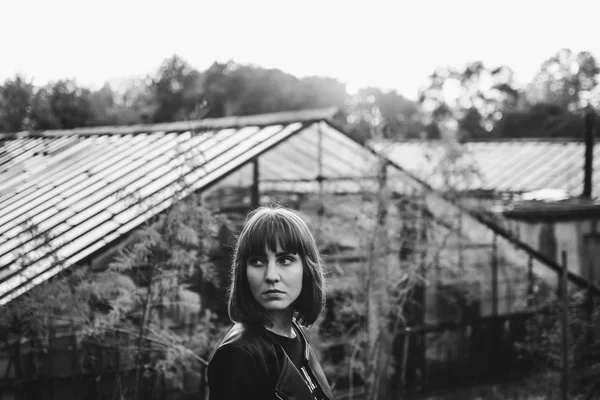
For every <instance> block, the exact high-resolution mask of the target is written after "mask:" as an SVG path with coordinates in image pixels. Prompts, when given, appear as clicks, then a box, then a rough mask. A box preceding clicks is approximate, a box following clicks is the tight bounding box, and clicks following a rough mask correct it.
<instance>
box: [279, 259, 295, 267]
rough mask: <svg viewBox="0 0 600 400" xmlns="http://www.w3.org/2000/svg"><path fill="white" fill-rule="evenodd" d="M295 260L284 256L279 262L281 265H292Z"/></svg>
mask: <svg viewBox="0 0 600 400" xmlns="http://www.w3.org/2000/svg"><path fill="white" fill-rule="evenodd" d="M293 262H294V259H293V258H292V257H283V258H281V259H280V260H279V264H281V265H290V264H292V263H293Z"/></svg>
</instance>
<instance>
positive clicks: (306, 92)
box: [0, 49, 600, 141]
mask: <svg viewBox="0 0 600 400" xmlns="http://www.w3.org/2000/svg"><path fill="white" fill-rule="evenodd" d="M599 76H600V67H599V64H598V62H597V61H596V59H595V58H594V56H593V55H592V54H591V53H589V52H585V51H583V52H579V53H575V52H572V51H571V50H569V49H563V50H560V51H559V52H557V53H556V54H555V55H553V56H552V57H550V58H548V59H547V60H546V61H544V62H543V63H542V64H541V66H540V70H539V72H538V73H537V74H536V75H535V77H534V78H533V79H532V81H531V82H529V83H528V84H527V85H526V86H525V87H523V88H519V87H517V84H516V83H515V80H514V74H513V71H512V70H511V68H510V67H508V66H505V65H501V66H493V67H492V66H488V65H485V64H484V63H483V62H481V61H474V62H471V63H468V64H467V65H465V66H464V67H461V68H454V67H438V68H436V69H435V71H433V72H432V73H431V75H430V76H429V77H428V82H427V84H426V86H425V87H424V88H422V89H421V91H420V93H419V98H418V99H417V100H416V101H413V100H411V99H408V98H406V97H404V96H403V95H402V94H400V93H398V92H397V91H395V90H388V91H385V90H381V89H379V88H375V87H365V88H361V89H360V90H358V91H357V92H356V93H352V94H350V93H348V92H347V90H346V85H345V84H344V83H343V82H340V81H338V80H336V79H334V78H329V77H321V76H309V77H304V78H297V77H295V76H293V75H291V74H289V73H286V72H283V71H280V70H278V69H267V68H262V67H258V66H254V65H243V64H239V63H236V62H234V61H228V62H222V63H221V62H215V63H213V64H212V65H211V66H210V67H209V68H207V69H206V70H204V71H199V70H198V69H196V68H194V67H192V66H191V65H190V64H189V63H188V62H186V61H185V60H184V59H183V58H181V57H179V56H177V55H173V56H172V57H169V58H167V59H165V60H164V61H163V63H162V64H161V66H160V67H159V68H158V70H157V71H156V72H155V73H154V74H152V75H148V76H146V77H144V78H140V79H136V80H131V81H129V82H128V83H127V84H124V85H119V86H116V85H114V84H110V83H108V82H107V83H105V84H104V85H103V86H102V87H101V88H100V89H98V90H91V89H89V88H86V87H84V86H81V85H79V84H78V83H77V82H76V81H75V80H73V79H62V80H58V81H56V82H50V83H48V84H46V85H44V86H36V85H34V84H33V83H32V80H31V79H27V78H26V77H24V76H22V75H16V76H14V77H12V78H9V79H7V80H5V81H4V83H3V84H2V85H0V132H19V131H23V130H45V129H70V128H75V127H84V126H101V125H124V124H135V123H155V122H169V121H179V120H187V119H190V120H192V119H199V118H204V117H224V116H231V115H252V114H261V113H268V112H277V111H293V110H301V109H307V108H319V107H329V106H333V107H337V108H339V109H340V110H341V112H342V114H343V116H344V117H345V118H344V119H343V120H344V121H345V122H344V123H345V125H346V126H345V128H346V130H347V132H348V133H349V134H350V135H351V136H353V137H354V138H355V139H357V140H359V141H364V140H366V139H368V138H370V137H372V136H373V135H375V136H380V137H385V138H399V139H407V138H408V139H411V138H423V137H426V138H439V137H440V136H443V135H444V134H446V133H447V132H451V133H452V132H453V133H454V134H456V135H458V137H459V138H462V139H467V140H468V139H485V138H489V137H515V138H517V137H580V136H581V135H582V134H581V132H582V126H583V122H582V115H581V114H582V111H583V110H590V109H593V108H595V109H596V110H598V109H600V108H599V106H600V86H599V85H598V77H599Z"/></svg>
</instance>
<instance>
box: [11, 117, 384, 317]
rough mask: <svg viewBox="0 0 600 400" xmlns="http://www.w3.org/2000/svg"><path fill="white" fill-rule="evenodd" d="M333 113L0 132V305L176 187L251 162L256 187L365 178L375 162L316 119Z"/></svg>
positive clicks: (95, 246)
mask: <svg viewBox="0 0 600 400" xmlns="http://www.w3.org/2000/svg"><path fill="white" fill-rule="evenodd" d="M336 112H337V110H336V109H325V110H308V111H302V112H288V113H277V114H265V115H261V116H251V117H231V118H219V119H207V120H202V121H192V122H177V123H167V124H157V125H138V126H124V127H98V128H81V129H73V130H60V131H44V132H22V133H19V134H12V135H6V134H4V135H2V136H0V305H1V304H4V303H6V302H8V301H10V300H11V299H12V298H14V297H16V296H18V295H19V294H21V293H23V292H25V291H27V290H29V288H31V287H33V286H35V285H36V284H38V283H40V282H42V281H44V280H46V279H48V278H50V277H51V276H53V275H55V274H56V273H58V272H60V270H62V269H64V268H66V267H68V266H70V265H74V264H75V263H77V262H80V261H81V260H84V259H85V258H86V257H88V256H90V255H92V254H93V253H94V252H96V251H98V250H99V249H102V248H103V247H105V246H107V245H108V244H110V243H111V242H114V241H115V240H116V239H118V238H119V237H121V236H122V235H125V234H127V233H128V232H130V231H132V230H133V229H135V228H136V227H137V226H139V225H140V224H142V223H143V222H144V221H146V220H147V219H148V218H150V217H152V216H153V215H156V214H157V213H159V212H161V211H163V210H164V209H166V208H167V207H169V206H170V204H171V202H172V198H173V194H175V193H176V192H178V191H179V192H181V194H183V195H185V194H188V193H190V192H192V191H202V190H203V189H206V188H208V187H209V186H211V185H213V184H215V183H216V182H218V181H219V180H222V179H223V178H225V179H232V177H233V176H237V179H242V178H244V176H243V175H244V174H240V173H237V172H236V171H243V170H244V168H242V167H243V166H244V165H250V166H251V163H249V161H251V160H253V159H255V158H258V159H259V164H260V167H259V168H260V173H261V178H262V179H265V180H266V181H267V182H266V183H268V180H269V179H271V180H273V181H275V180H283V181H289V182H293V181H299V182H301V183H302V181H303V180H305V181H306V182H309V181H315V179H316V178H317V176H318V175H320V176H322V177H323V178H324V179H330V180H332V181H333V182H335V180H336V179H337V178H344V179H340V182H342V181H344V180H348V179H350V181H352V180H356V179H357V178H360V177H362V176H364V175H365V171H364V170H361V162H360V160H365V161H366V158H371V159H372V158H373V157H374V156H373V154H371V153H370V152H369V151H368V150H366V149H365V148H364V147H362V146H360V145H358V144H357V143H355V142H353V141H352V140H350V139H349V138H348V137H346V136H345V135H344V134H343V133H341V132H339V131H338V130H336V129H333V128H331V127H330V126H329V125H327V124H326V123H325V122H324V121H327V120H329V119H330V118H333V116H334V114H335V113H336ZM319 146H322V147H321V148H322V152H321V153H319V151H318V148H319ZM275 148H276V150H277V151H271V150H273V149H275ZM319 154H322V155H321V156H319ZM365 157H366V158H365ZM362 165H363V166H364V167H365V168H366V167H367V164H366V163H364V164H362ZM246 169H247V168H246ZM236 174H237V175H236ZM240 176H241V178H240ZM250 182H251V174H250V178H249V179H244V183H245V184H249V183H250ZM57 260H60V262H59V263H57Z"/></svg>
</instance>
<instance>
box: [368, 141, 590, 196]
mask: <svg viewBox="0 0 600 400" xmlns="http://www.w3.org/2000/svg"><path fill="white" fill-rule="evenodd" d="M374 147H375V148H380V149H382V150H383V151H385V152H386V154H388V156H389V157H390V158H391V159H392V160H394V161H396V162H397V163H398V164H399V165H400V166H402V167H403V168H405V169H406V170H407V171H409V172H412V173H413V174H415V175H417V176H418V177H420V178H421V179H423V180H425V181H426V182H428V183H429V184H430V185H432V186H433V187H434V188H437V189H445V186H447V185H446V184H445V183H446V182H448V180H450V184H451V185H454V186H451V187H453V188H454V189H457V190H490V191H496V192H510V193H527V192H535V191H538V192H537V196H539V195H541V194H542V193H546V194H548V193H550V191H548V190H547V189H553V190H552V193H553V195H554V196H556V195H559V197H561V198H565V197H573V196H579V195H581V193H582V191H583V175H584V169H583V166H584V151H585V144H584V143H583V142H578V141H572V140H538V139H534V140H532V139H514V140H490V141H485V142H467V143H464V144H462V145H455V146H448V145H445V144H444V143H442V142H441V141H406V142H398V143H393V144H389V143H385V144H384V145H381V144H379V145H377V144H375V145H374ZM448 156H449V157H450V158H452V159H453V160H455V163H454V165H453V166H452V168H455V169H458V170H459V174H456V175H455V176H446V177H444V174H443V171H444V170H446V171H447V170H448V169H447V168H446V169H444V160H448ZM593 166H594V171H595V173H594V174H593V184H592V186H593V197H598V196H599V195H600V147H599V146H595V148H594V162H593ZM460 174H462V176H457V175H460ZM544 189H546V190H544ZM541 190H544V191H543V192H539V191H541ZM534 197H535V196H534Z"/></svg>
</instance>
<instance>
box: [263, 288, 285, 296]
mask: <svg viewBox="0 0 600 400" xmlns="http://www.w3.org/2000/svg"><path fill="white" fill-rule="evenodd" d="M263 294H264V295H267V296H268V295H272V294H283V292H282V291H281V290H277V289H269V290H265V291H264V292H263Z"/></svg>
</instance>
